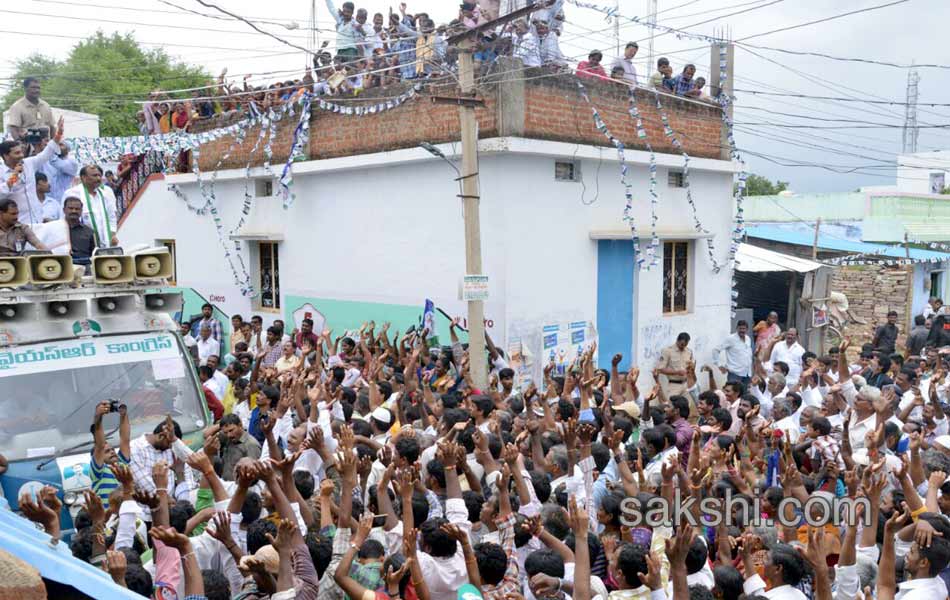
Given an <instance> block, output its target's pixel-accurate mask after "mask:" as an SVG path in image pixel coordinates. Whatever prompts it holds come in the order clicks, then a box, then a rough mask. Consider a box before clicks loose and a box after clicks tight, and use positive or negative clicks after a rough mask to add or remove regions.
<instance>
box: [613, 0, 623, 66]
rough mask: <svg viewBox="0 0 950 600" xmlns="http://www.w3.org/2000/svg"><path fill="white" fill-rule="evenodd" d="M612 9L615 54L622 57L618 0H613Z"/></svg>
mask: <svg viewBox="0 0 950 600" xmlns="http://www.w3.org/2000/svg"><path fill="white" fill-rule="evenodd" d="M614 9H615V12H614V44H615V45H616V46H617V52H616V54H617V56H618V57H620V58H623V55H622V54H620V0H615V2H614Z"/></svg>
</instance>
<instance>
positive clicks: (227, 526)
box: [206, 511, 234, 547]
mask: <svg viewBox="0 0 950 600" xmlns="http://www.w3.org/2000/svg"><path fill="white" fill-rule="evenodd" d="M211 523H212V524H213V525H214V527H208V529H207V530H206V531H207V532H208V535H210V536H211V537H212V538H214V539H216V540H218V541H219V542H221V543H222V544H224V546H225V547H230V545H231V544H234V538H233V537H232V535H231V515H230V514H228V512H227V511H222V512H219V513H217V514H216V515H214V517H212V519H211Z"/></svg>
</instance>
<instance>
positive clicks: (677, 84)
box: [670, 73, 693, 96]
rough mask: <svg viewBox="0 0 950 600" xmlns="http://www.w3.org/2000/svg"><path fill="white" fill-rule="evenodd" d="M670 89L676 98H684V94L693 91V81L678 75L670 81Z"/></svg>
mask: <svg viewBox="0 0 950 600" xmlns="http://www.w3.org/2000/svg"><path fill="white" fill-rule="evenodd" d="M670 89H672V90H673V93H674V94H676V95H677V96H685V95H686V92H688V91H690V90H692V89H693V80H692V79H686V78H685V77H683V74H682V73H680V74H679V75H677V76H676V77H674V78H673V79H672V80H670Z"/></svg>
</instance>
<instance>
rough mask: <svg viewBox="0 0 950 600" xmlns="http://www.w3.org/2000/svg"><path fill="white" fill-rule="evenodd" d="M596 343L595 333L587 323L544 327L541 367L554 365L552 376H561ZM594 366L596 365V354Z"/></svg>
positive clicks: (578, 322)
mask: <svg viewBox="0 0 950 600" xmlns="http://www.w3.org/2000/svg"><path fill="white" fill-rule="evenodd" d="M596 341H597V331H596V330H595V329H594V326H593V324H592V323H590V322H589V321H572V322H567V323H553V324H550V325H545V326H544V329H543V331H542V346H543V347H542V361H543V363H544V364H543V366H545V367H546V366H547V365H548V364H551V363H554V373H553V374H554V375H555V376H563V375H564V374H565V373H566V372H567V370H568V369H569V368H571V367H572V366H573V365H574V363H575V362H577V359H578V358H579V357H580V356H581V354H583V353H584V352H586V351H587V350H588V349H590V347H591V345H592V344H593V343H594V342H596ZM594 364H597V356H596V353H595V356H594Z"/></svg>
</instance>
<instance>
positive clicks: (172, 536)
mask: <svg viewBox="0 0 950 600" xmlns="http://www.w3.org/2000/svg"><path fill="white" fill-rule="evenodd" d="M148 533H149V535H150V536H152V538H153V539H156V540H158V541H160V542H161V543H163V544H165V545H166V546H168V547H169V548H174V549H176V550H178V552H180V553H181V554H188V552H189V551H190V550H189V549H190V548H191V541H190V540H189V539H188V536H187V535H185V534H183V533H178V531H177V530H176V529H175V528H174V527H152V529H151V530H150V531H149V532H148Z"/></svg>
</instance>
